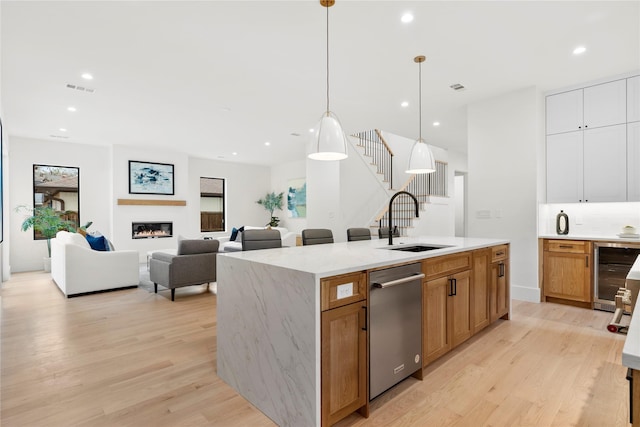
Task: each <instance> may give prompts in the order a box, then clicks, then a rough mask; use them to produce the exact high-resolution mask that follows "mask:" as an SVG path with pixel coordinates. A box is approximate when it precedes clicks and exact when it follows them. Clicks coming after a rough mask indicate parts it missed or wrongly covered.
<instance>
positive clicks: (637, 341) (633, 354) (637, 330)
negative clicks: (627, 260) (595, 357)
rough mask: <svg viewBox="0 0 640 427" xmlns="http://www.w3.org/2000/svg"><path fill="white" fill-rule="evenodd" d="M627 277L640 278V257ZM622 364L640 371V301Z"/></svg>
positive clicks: (634, 314)
mask: <svg viewBox="0 0 640 427" xmlns="http://www.w3.org/2000/svg"><path fill="white" fill-rule="evenodd" d="M627 279H632V280H640V257H638V259H636V262H635V263H634V264H633V266H632V267H631V270H630V271H629V274H628V275H627ZM622 364H623V365H624V366H626V367H627V368H632V369H636V370H639V371H640V302H636V306H635V308H634V310H633V315H632V316H631V324H630V325H629V331H628V333H627V338H626V339H625V342H624V347H623V349H622Z"/></svg>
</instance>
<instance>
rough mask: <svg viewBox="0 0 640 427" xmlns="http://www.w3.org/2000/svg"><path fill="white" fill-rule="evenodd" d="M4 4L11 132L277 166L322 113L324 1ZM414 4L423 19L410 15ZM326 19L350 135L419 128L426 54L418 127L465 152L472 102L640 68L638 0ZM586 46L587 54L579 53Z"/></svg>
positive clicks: (336, 104) (375, 8) (347, 14)
mask: <svg viewBox="0 0 640 427" xmlns="http://www.w3.org/2000/svg"><path fill="white" fill-rule="evenodd" d="M0 7H1V11H0V12H1V18H2V21H1V23H2V28H1V34H0V35H1V49H2V51H1V54H2V57H1V59H2V70H1V71H2V80H1V84H2V88H1V93H2V109H3V112H4V117H3V124H4V126H5V127H6V130H7V132H8V134H9V135H10V136H23V137H32V138H41V139H51V140H60V139H58V138H52V137H51V135H61V136H66V137H68V139H65V141H68V142H77V143H87V144H127V145H135V146H147V147H158V148H170V149H173V150H178V151H181V152H188V153H189V154H191V155H194V156H198V157H205V158H213V159H219V158H224V159H225V160H231V161H237V162H246V163H254V164H265V165H270V164H277V163H282V162H285V161H290V160H296V159H300V158H302V157H303V156H304V153H305V150H306V144H307V143H308V141H309V129H310V128H312V127H313V126H315V124H316V122H317V121H318V119H319V118H320V116H321V115H322V113H323V112H324V110H325V102H326V86H325V81H326V80H325V79H326V75H325V70H326V56H325V55H326V53H325V49H326V46H325V41H326V39H325V37H326V33H325V29H326V27H325V25H326V9H325V8H323V7H322V6H320V4H319V3H318V1H317V0H298V1H256V2H249V1H237V0H236V1H198V2H190V1H179V2H169V1H145V2H120V1H113V2H112V1H104V2H93V1H84V2H79V1H78V2H62V1H44V2H25V1H5V0H3V1H2V2H1V6H0ZM407 11H411V12H412V13H413V14H414V16H415V19H414V21H413V22H412V23H410V24H403V23H401V22H400V17H401V15H402V14H403V13H404V12H407ZM329 13H330V16H329V19H330V31H329V32H330V82H331V92H330V100H331V110H333V111H334V112H335V113H336V114H337V115H338V117H339V118H340V120H341V121H342V124H343V127H344V128H345V131H346V132H347V133H353V132H358V131H362V130H370V129H374V128H378V129H383V130H386V131H389V132H393V133H395V134H398V135H402V136H406V137H409V138H416V137H417V136H418V135H417V134H418V123H419V120H418V65H417V64H415V63H414V62H413V58H414V57H415V56H417V55H421V54H422V55H426V57H427V61H426V62H425V63H424V64H423V66H422V80H423V89H422V92H423V136H424V137H425V139H426V140H427V142H428V143H430V144H434V145H438V146H441V147H444V148H449V149H454V150H458V151H462V152H466V132H467V130H466V105H468V104H469V103H473V102H476V101H479V100H482V99H486V98H489V97H493V96H497V95H500V94H503V93H507V92H510V91H513V90H516V89H519V88H524V87H528V86H532V85H535V86H538V87H539V88H540V90H541V91H543V92H544V91H548V90H554V89H558V88H562V87H565V86H567V85H572V84H577V83H581V82H587V81H591V80H594V79H599V78H603V77H608V76H613V75H617V74H621V73H627V72H630V71H634V70H638V69H640V1H622V2H615V1H600V2H597V1H568V2H562V1H531V2H522V1H495V2H485V1H468V2H465V1H448V2H433V1H412V2H405V1H348V0H337V2H336V5H335V6H334V7H332V8H330V9H329ZM577 45H584V46H586V47H587V49H588V50H587V52H586V53H585V54H584V55H582V56H574V55H572V53H571V52H572V50H573V49H574V47H576V46H577ZM83 72H90V73H92V74H93V75H94V77H95V78H94V80H92V81H90V82H87V81H83V80H82V79H81V77H80V75H81V74H82V73H83ZM67 83H72V84H77V85H81V86H87V87H89V88H93V89H95V92H94V93H92V94H88V93H86V92H81V91H78V90H71V89H68V88H66V84H67ZM453 83H461V84H463V85H464V86H465V87H466V88H467V89H466V90H464V91H461V92H454V91H453V90H452V89H450V88H449V86H450V85H451V84H453ZM405 100H406V101H408V102H409V103H410V105H409V107H407V108H402V107H401V106H400V103H401V102H402V101H405ZM68 106H75V107H76V108H77V112H75V113H71V112H68V111H67V107H68ZM436 120H437V121H439V122H440V123H441V126H440V127H438V128H434V127H432V126H431V123H432V122H433V121H436ZM59 128H66V129H67V132H66V133H63V132H61V131H59ZM292 133H297V134H300V136H292V135H291V134H292ZM266 141H269V142H271V145H270V146H268V147H267V146H265V145H264V143H265V142H266ZM232 152H237V153H238V154H237V155H236V156H234V155H232Z"/></svg>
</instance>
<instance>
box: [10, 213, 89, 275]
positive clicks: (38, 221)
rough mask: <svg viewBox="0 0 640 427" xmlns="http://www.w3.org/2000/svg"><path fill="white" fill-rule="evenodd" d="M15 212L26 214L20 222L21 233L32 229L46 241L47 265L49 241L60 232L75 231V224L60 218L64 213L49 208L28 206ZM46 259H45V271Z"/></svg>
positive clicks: (49, 248)
mask: <svg viewBox="0 0 640 427" xmlns="http://www.w3.org/2000/svg"><path fill="white" fill-rule="evenodd" d="M16 212H28V213H29V216H27V217H26V218H25V219H24V221H23V222H22V227H21V228H22V231H28V230H30V229H33V230H34V231H36V232H38V233H40V234H41V235H42V237H44V238H45V239H47V254H48V255H49V257H48V258H49V260H48V261H49V265H50V262H51V260H50V258H51V239H52V238H54V237H56V233H57V232H58V231H60V230H66V231H75V230H76V227H77V226H76V223H75V222H73V221H69V220H66V219H63V218H62V215H63V214H65V212H58V211H56V210H55V209H53V208H52V207H50V206H36V207H35V208H32V207H29V206H18V207H17V208H16ZM46 266H47V258H45V271H48V269H47V267H46Z"/></svg>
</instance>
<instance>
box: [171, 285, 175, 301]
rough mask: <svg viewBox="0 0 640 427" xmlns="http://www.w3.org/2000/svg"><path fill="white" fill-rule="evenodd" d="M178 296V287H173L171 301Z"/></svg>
mask: <svg viewBox="0 0 640 427" xmlns="http://www.w3.org/2000/svg"><path fill="white" fill-rule="evenodd" d="M175 298H176V288H173V289H171V301H175Z"/></svg>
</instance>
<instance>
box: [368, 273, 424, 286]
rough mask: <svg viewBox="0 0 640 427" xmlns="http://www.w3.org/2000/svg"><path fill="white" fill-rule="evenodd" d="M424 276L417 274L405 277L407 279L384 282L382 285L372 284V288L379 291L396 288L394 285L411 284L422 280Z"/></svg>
mask: <svg viewBox="0 0 640 427" xmlns="http://www.w3.org/2000/svg"><path fill="white" fill-rule="evenodd" d="M425 277H426V276H425V275H424V273H417V274H414V275H412V276H407V277H403V278H401V279H396V280H390V281H388V282H384V283H377V282H376V283H374V284H373V287H374V288H380V289H384V288H390V287H391V286H396V285H402V284H403V283H407V282H413V281H414V280H417V279H424V278H425Z"/></svg>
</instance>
